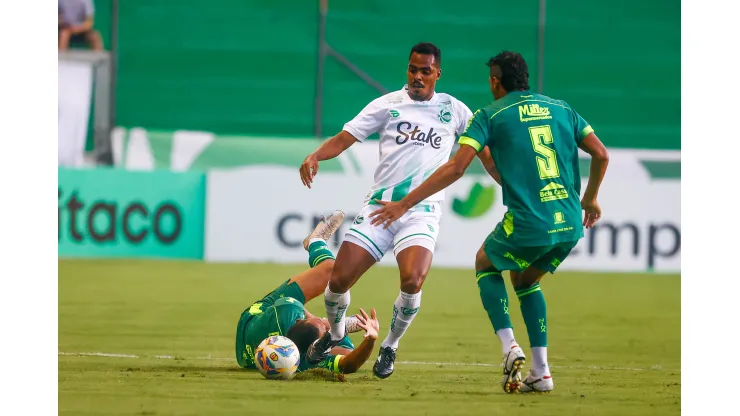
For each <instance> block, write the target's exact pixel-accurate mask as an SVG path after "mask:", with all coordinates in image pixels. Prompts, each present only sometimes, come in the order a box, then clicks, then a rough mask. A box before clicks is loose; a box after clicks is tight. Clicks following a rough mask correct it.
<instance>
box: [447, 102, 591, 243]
mask: <svg viewBox="0 0 740 416" xmlns="http://www.w3.org/2000/svg"><path fill="white" fill-rule="evenodd" d="M592 131H593V129H592V128H591V126H589V125H588V123H586V121H585V120H584V119H583V118H581V116H580V115H578V113H576V112H575V111H574V110H573V109H572V108H570V106H569V105H568V104H567V103H565V102H564V101H560V100H555V99H552V98H550V97H547V96H544V95H540V94H534V93H532V92H530V91H514V92H510V93H508V94H507V95H506V96H504V97H502V98H500V99H498V100H496V101H494V102H493V103H491V104H490V105H488V106H487V107H484V108H481V109H479V110H478V111H476V112H475V113H474V115H473V117H472V118H471V119H470V121H469V122H468V126H467V128H466V130H465V132H464V133H463V134H462V136H461V137H460V140H459V143H460V144H461V145H463V144H465V145H469V146H472V147H473V148H474V149H475V150H476V151H478V152H480V151H481V150H482V149H483V147H484V146H488V147H489V149H490V150H491V155H492V156H493V160H494V162H495V163H496V167H497V168H498V170H499V172H500V173H501V183H502V188H503V194H504V205H506V207H507V208H508V212H507V213H506V215H505V216H504V220H503V227H504V230H505V231H506V234H507V235H508V237H507V238H509V239H511V240H512V242H513V243H516V244H518V245H522V246H546V245H551V244H556V243H561V242H567V241H575V240H578V239H579V238H581V237H583V225H582V224H583V223H582V214H581V203H580V193H581V175H580V170H579V167H578V143H579V142H580V141H581V140H583V138H585V137H586V136H587V135H588V134H589V133H591V132H592Z"/></svg>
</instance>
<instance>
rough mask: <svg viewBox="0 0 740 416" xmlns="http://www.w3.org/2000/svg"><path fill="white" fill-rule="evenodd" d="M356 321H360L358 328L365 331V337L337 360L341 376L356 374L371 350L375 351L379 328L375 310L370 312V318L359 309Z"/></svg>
mask: <svg viewBox="0 0 740 416" xmlns="http://www.w3.org/2000/svg"><path fill="white" fill-rule="evenodd" d="M357 319H358V320H359V321H360V322H359V325H360V327H361V328H362V329H364V330H365V335H364V338H363V339H362V342H361V343H360V345H358V346H357V348H355V349H354V350H352V351H351V352H350V353H349V354H347V355H345V356H344V357H342V358H340V359H339V371H341V372H342V373H343V374H351V373H355V372H357V370H359V369H360V367H362V365H363V364H365V362H366V361H367V360H368V358H370V355H371V354H372V353H373V349H375V341H377V339H378V331H379V330H380V326H379V324H378V318H377V317H376V315H375V308H373V309H371V310H370V316H367V312H365V311H364V310H362V309H360V313H359V314H357Z"/></svg>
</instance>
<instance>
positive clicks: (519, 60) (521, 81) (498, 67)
mask: <svg viewBox="0 0 740 416" xmlns="http://www.w3.org/2000/svg"><path fill="white" fill-rule="evenodd" d="M487 65H488V67H489V68H491V76H493V77H496V78H498V80H499V81H500V82H501V86H502V87H504V89H505V90H506V92H511V91H526V90H528V89H529V70H528V69H527V63H526V62H525V61H524V58H523V57H522V55H520V54H518V53H516V52H509V51H504V52H501V53H500V54H498V55H496V56H494V57H493V58H491V59H489V60H488V64H487Z"/></svg>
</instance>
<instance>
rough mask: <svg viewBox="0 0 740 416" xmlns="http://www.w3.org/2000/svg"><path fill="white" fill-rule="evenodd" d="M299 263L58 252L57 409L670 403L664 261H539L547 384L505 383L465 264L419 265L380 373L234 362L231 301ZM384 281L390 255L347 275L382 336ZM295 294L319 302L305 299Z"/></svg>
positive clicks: (640, 410) (559, 407) (390, 290)
mask: <svg viewBox="0 0 740 416" xmlns="http://www.w3.org/2000/svg"><path fill="white" fill-rule="evenodd" d="M304 268H305V267H304V266H299V265H290V266H287V265H273V264H241V265H220V264H206V263H200V262H168V261H133V260H117V261H82V260H75V261H72V260H60V261H59V334H58V335H59V339H58V342H59V347H58V348H59V350H58V353H59V376H58V377H59V413H60V414H69V415H86V414H89V415H175V414H176V415H227V414H242V415H243V414H257V413H260V414H270V413H273V412H275V413H280V414H301V415H311V414H315V415H329V414H343V415H361V414H368V415H370V414H373V415H394V414H402V415H417V414H428V415H433V414H434V415H452V414H460V415H472V414H488V415H499V414H500V415H504V414H507V415H511V414H512V413H513V412H517V413H521V414H546V415H548V416H554V415H641V414H645V415H663V414H674V415H677V414H680V411H681V333H680V322H681V317H680V311H681V309H680V308H681V305H680V298H681V297H680V287H681V286H680V283H681V279H680V276H679V275H670V276H668V275H652V274H597V273H572V272H559V273H557V274H556V275H550V276H547V277H546V278H545V279H544V280H543V282H542V289H543V292H544V294H545V298H546V300H547V307H548V320H549V325H548V330H549V344H550V348H549V361H550V364H551V366H552V373H553V378H554V381H555V391H553V392H552V393H550V394H537V395H525V394H519V395H506V394H504V393H503V391H502V390H501V388H500V386H499V380H500V374H501V369H500V367H499V365H500V362H501V351H500V346H499V342H498V339H497V338H496V337H495V334H494V333H493V329H492V328H491V324H490V323H489V321H488V319H487V317H486V314H485V312H484V311H483V308H482V306H481V301H480V298H479V296H478V288H477V285H476V283H475V276H474V273H473V271H472V270H450V269H435V268H433V269H432V271H431V272H430V273H429V276H428V277H427V281H426V283H425V286H424V295H423V298H422V306H421V309H420V311H419V315H418V316H417V318H416V319H415V320H414V323H413V325H412V326H411V327H410V329H409V332H408V333H407V334H406V336H405V337H404V338H403V340H402V341H401V346H400V348H399V350H398V359H397V360H398V362H397V365H396V372H395V373H394V374H393V375H392V376H391V377H390V378H388V379H386V380H378V379H376V378H374V377H373V376H372V363H371V362H370V363H367V364H365V366H364V367H363V368H362V369H361V370H360V372H359V373H357V374H352V375H349V376H347V377H346V381H345V382H339V381H337V380H336V379H334V378H333V377H330V376H327V375H325V374H321V373H319V374H308V375H302V376H300V377H299V378H298V379H295V380H291V381H268V380H265V379H263V378H262V377H261V376H260V375H259V373H257V372H256V371H245V370H241V369H239V367H238V366H237V364H236V361H235V359H234V331H235V326H236V322H237V320H238V317H239V314H240V313H241V312H242V310H244V309H245V308H246V307H247V306H249V305H250V304H251V303H252V302H253V301H256V300H257V299H259V298H260V297H261V296H263V295H264V294H265V293H267V292H269V291H270V290H272V289H273V288H274V287H275V286H277V285H278V284H279V283H280V282H282V281H284V280H285V279H287V278H289V277H291V276H292V275H293V274H295V273H297V272H299V271H301V270H303V269H304ZM507 285H508V286H509V289H511V287H510V285H509V284H508V282H507ZM397 295H398V272H397V270H396V269H393V268H380V267H376V268H373V269H372V270H371V271H370V272H369V273H368V274H367V275H365V276H364V277H363V278H362V279H361V280H360V281H359V283H358V284H357V285H356V286H355V287H354V288H353V289H352V305H351V306H350V311H349V312H350V313H355V312H356V311H357V308H359V307H363V308H366V309H367V310H369V308H371V307H375V308H376V309H377V311H378V315H379V321H380V325H381V339H382V337H384V336H385V334H386V332H387V330H388V324H389V320H390V314H391V310H392V303H393V301H394V300H395V298H396V296H397ZM509 297H510V299H511V303H512V308H511V310H512V318H513V322H514V331H515V334H516V335H517V339H518V340H519V342H520V343H521V344H522V346H525V347H526V348H525V353H527V354H529V348H528V345H529V343H528V341H527V335H526V334H527V333H526V329H525V327H524V324H523V321H522V319H521V313H520V312H519V308H518V307H517V305H518V301H517V300H516V296H515V295H514V294H513V292H512V291H511V290H510V292H509ZM307 306H308V309H309V310H310V311H311V312H313V313H315V314H319V315H322V316H323V315H324V311H323V303H322V302H321V300H320V299H316V300H314V301H313V302H311V303H309V304H308V305H307ZM40 327H41V328H43V323H40ZM354 335H355V337H353V339H354V340H355V341H356V342H359V336H360V334H354ZM379 344H380V343H379V342H378V346H379ZM84 353H95V354H116V355H115V356H102V355H82V354H84ZM372 359H375V354H374V355H373V358H372ZM528 365H529V363H528ZM528 365H527V367H526V368H528ZM534 412H537V413H534Z"/></svg>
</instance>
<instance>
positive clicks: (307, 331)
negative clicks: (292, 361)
mask: <svg viewBox="0 0 740 416" xmlns="http://www.w3.org/2000/svg"><path fill="white" fill-rule="evenodd" d="M285 336H286V337H288V338H290V340H291V341H293V343H295V346H296V347H298V353H299V354H301V357H303V355H304V354H305V353H306V351H308V347H310V346H311V344H312V343H313V342H314V341H316V340H317V339H319V329H318V328H316V326H314V325H311V324H309V323H308V322H307V321H305V320H303V321H296V323H294V324H293V326H291V327H290V329H289V330H288V333H287V334H285Z"/></svg>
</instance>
